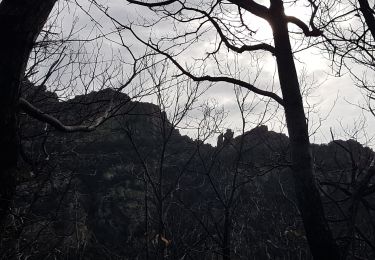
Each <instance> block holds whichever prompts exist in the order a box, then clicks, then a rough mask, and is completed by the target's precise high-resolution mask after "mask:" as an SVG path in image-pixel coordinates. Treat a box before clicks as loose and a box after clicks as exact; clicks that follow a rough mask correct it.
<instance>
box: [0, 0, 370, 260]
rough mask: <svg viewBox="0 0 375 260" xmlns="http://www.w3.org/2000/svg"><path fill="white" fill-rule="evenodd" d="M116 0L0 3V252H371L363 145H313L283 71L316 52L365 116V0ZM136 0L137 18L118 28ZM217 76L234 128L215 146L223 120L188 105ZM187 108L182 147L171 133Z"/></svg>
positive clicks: (45, 255)
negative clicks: (78, 17) (270, 124)
mask: <svg viewBox="0 0 375 260" xmlns="http://www.w3.org/2000/svg"><path fill="white" fill-rule="evenodd" d="M127 2H128V5H124V10H125V9H126V11H127V13H126V14H125V15H119V13H121V12H117V11H121V10H117V7H118V6H116V8H115V9H116V10H115V12H113V8H110V7H109V2H108V3H105V1H96V0H89V1H88V2H87V3H86V4H83V5H82V3H81V1H78V0H74V1H64V0H61V1H58V0H2V1H0V34H1V37H2V39H1V41H0V131H1V132H0V257H1V258H2V259H57V258H60V259H137V258H138V259H168V258H169V259H215V258H216V259H223V260H228V259H241V258H242V259H311V258H314V259H319V260H320V259H329V260H339V259H373V258H374V257H375V256H374V251H375V242H374V241H375V239H374V234H375V223H374V216H373V213H374V210H375V207H374V204H373V199H374V198H373V196H374V195H373V194H374V193H375V188H374V187H375V186H374V173H375V167H374V154H373V152H372V151H371V150H370V149H369V148H365V147H362V146H361V144H359V143H358V142H356V141H354V140H348V141H340V140H335V138H334V134H333V133H331V134H332V142H331V143H329V144H328V145H314V144H311V143H310V135H311V134H312V133H310V132H309V130H310V128H309V127H312V125H311V121H310V119H311V118H309V117H310V115H311V114H310V112H312V111H313V110H314V108H315V107H314V105H311V104H310V103H309V102H308V100H307V99H308V97H307V96H308V95H309V93H310V92H309V90H308V89H306V88H305V87H306V86H305V85H304V83H305V82H304V79H301V78H300V77H299V74H298V72H297V69H296V65H295V60H296V59H295V57H296V53H297V52H300V51H303V50H305V49H309V48H315V50H320V51H321V54H322V55H325V54H328V55H326V58H328V59H329V60H330V61H331V69H332V71H334V72H335V73H336V74H337V76H341V75H342V74H343V73H346V72H347V73H348V74H350V76H351V78H352V81H353V85H355V86H356V87H359V88H360V89H361V90H362V91H363V92H362V93H363V94H364V98H365V99H364V102H362V103H360V104H358V106H359V107H361V108H362V111H367V112H369V114H370V115H371V114H372V115H375V113H374V109H373V100H374V93H375V92H374V84H373V77H372V75H373V72H374V53H375V48H374V40H375V12H374V10H373V7H371V5H372V2H371V1H366V0H340V1H331V0H306V1H305V5H306V6H307V7H308V8H307V9H308V10H309V11H308V12H309V17H308V18H306V17H301V18H299V17H296V16H290V15H286V13H285V10H284V9H285V8H290V7H293V6H295V5H296V4H297V2H298V3H299V1H282V0H270V1H265V2H263V1H253V0H246V1H243V0H225V1H224V0H223V1H221V0H220V1H209V0H205V1H199V2H196V1H179V0H166V1H153V0H141V1H138V0H128V1H127ZM72 5H74V6H76V7H77V8H78V9H79V10H81V11H82V13H83V14H85V16H86V18H87V17H88V18H89V19H88V20H89V22H90V23H92V24H93V27H92V28H91V29H89V30H88V31H90V33H89V36H87V35H86V36H87V37H86V38H85V36H84V37H83V38H81V37H80V36H77V35H78V34H79V32H80V29H78V30H75V29H74V26H75V25H76V21H75V20H74V19H73V21H70V22H72V28H71V30H70V31H69V29H67V28H65V26H66V24H68V22H69V21H68V20H66V19H64V18H63V16H64V14H66V13H65V12H64V8H66V9H69V8H70V7H71V6H72ZM136 6H137V8H138V9H137V12H138V11H139V12H143V11H144V13H145V15H146V17H144V19H141V18H140V17H139V18H134V17H133V18H134V20H133V21H131V20H128V18H129V19H130V17H131V16H132V15H133V14H132V13H131V12H132V11H131V10H130V8H131V7H136ZM342 7H345V8H344V9H343V8H342ZM127 8H129V9H127ZM142 8H143V9H142ZM307 9H306V10H307ZM67 12H69V11H67ZM147 12H148V13H147ZM296 15H298V16H299V15H300V14H296ZM128 16H129V17H128ZM99 17H100V18H99ZM253 18H255V19H258V20H257V21H260V20H262V21H263V22H264V23H265V24H266V25H267V26H269V29H270V31H271V33H270V36H269V37H270V38H269V39H263V37H260V38H257V37H255V36H256V34H257V31H258V29H263V28H257V27H256V25H253V24H252V23H253V20H252V19H253ZM302 18H303V19H304V20H301V19H302ZM103 20H106V23H107V24H110V26H111V28H110V29H109V32H105V31H104V30H101V29H102V24H101V22H102V21H103ZM250 21H251V22H250ZM86 26H87V25H84V26H83V27H86ZM291 28H293V29H292V30H291ZM148 29H150V31H149V32H146V33H145V31H147V30H148ZM158 30H160V31H158ZM155 31H157V33H153V32H155ZM129 39H131V40H129ZM103 46H105V47H113V46H115V48H111V50H110V51H109V52H110V53H112V57H109V58H108V57H103V56H102V55H101V53H102V47H103ZM105 47H104V48H105ZM107 51H108V50H107ZM117 51H118V52H117ZM199 51H201V53H199ZM259 53H260V55H259ZM195 55H196V56H199V55H201V56H199V57H196V56H195ZM263 59H264V61H267V59H269V60H271V61H272V63H273V69H274V71H275V75H274V78H273V79H272V80H271V79H270V81H269V82H267V84H266V86H263V85H262V84H259V82H258V79H259V77H260V75H261V70H262V66H263V64H262V61H263ZM240 60H242V61H246V63H242V62H240ZM189 62H190V63H189ZM265 64H267V62H265ZM362 69H363V70H362ZM358 71H360V72H358ZM253 73H255V74H253ZM29 80H30V81H31V82H32V83H31V82H30V81H29ZM271 81H272V82H271ZM219 84H222V85H230V86H232V87H233V90H234V93H235V96H236V104H237V106H238V108H239V110H240V114H241V119H242V132H241V134H240V135H239V136H236V137H234V133H233V131H232V130H230V129H228V130H227V131H226V132H225V133H221V134H220V135H219V137H218V140H217V145H216V146H215V147H214V146H211V145H209V144H207V143H206V140H207V138H208V137H209V136H210V135H211V136H212V135H214V134H219V130H220V127H219V126H220V123H221V120H222V117H220V113H216V111H215V109H214V108H210V107H209V105H207V106H205V105H201V107H199V108H200V109H201V111H200V112H202V114H203V116H202V118H200V119H199V120H200V121H199V120H198V119H197V118H194V117H191V115H190V114H189V112H191V111H193V110H194V108H195V109H196V108H197V107H195V105H196V104H197V100H198V99H199V98H200V97H201V95H202V94H203V93H204V91H205V89H206V88H209V87H212V88H215V87H218V86H217V85H219ZM125 92H126V93H129V95H126V94H124V93H125ZM306 95H307V96H306ZM145 96H153V97H156V98H157V102H158V104H159V106H160V108H159V107H157V106H155V105H152V104H146V103H141V102H139V101H138V102H137V101H136V100H140V99H141V98H143V97H145ZM251 98H253V99H252V101H249V100H250V99H251ZM256 104H258V105H259V104H261V105H260V106H261V107H262V111H263V112H262V113H260V114H259V115H258V116H259V117H258V119H259V120H258V122H256V124H257V125H258V126H257V127H255V128H254V129H252V130H250V131H248V125H246V123H248V120H252V119H250V116H249V115H250V114H251V113H252V112H255V110H256V109H255V108H254V107H252V106H253V105H256ZM198 110H199V109H198ZM281 110H282V114H283V116H284V117H283V118H282V119H280V118H276V117H277V116H278V115H280V111H281ZM195 112H196V111H195ZM363 113H365V112H363ZM188 118H189V119H191V121H192V122H194V123H197V124H196V125H195V130H196V132H197V133H198V134H197V139H196V140H192V139H191V138H189V137H187V136H181V135H180V133H179V131H178V127H179V125H180V123H181V122H182V120H184V119H188ZM266 118H267V119H266ZM268 120H269V121H271V120H278V121H280V124H281V125H284V126H285V130H286V132H287V133H288V137H286V136H285V135H283V134H278V133H274V132H270V131H268V130H267V128H266V127H265V126H264V125H263V122H264V121H268ZM252 123H253V124H254V122H252ZM320 123H322V121H319V124H320ZM187 127H190V126H189V125H188V126H187ZM354 130H355V131H359V129H354ZM220 131H221V130H220Z"/></svg>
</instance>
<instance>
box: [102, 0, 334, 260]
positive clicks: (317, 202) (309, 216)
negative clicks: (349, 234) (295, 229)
mask: <svg viewBox="0 0 375 260" xmlns="http://www.w3.org/2000/svg"><path fill="white" fill-rule="evenodd" d="M129 2H130V3H133V4H137V5H141V6H145V7H148V8H151V10H154V11H155V13H156V14H158V15H159V18H158V20H157V22H158V21H159V22H160V23H162V22H164V21H165V20H170V21H172V22H173V23H177V24H179V25H180V26H181V27H182V26H185V25H186V26H187V27H186V29H185V28H184V29H181V30H178V29H176V31H175V32H176V34H175V35H166V36H161V37H159V38H158V39H157V40H156V42H155V41H154V40H153V39H152V40H143V39H142V38H141V37H140V36H138V35H137V33H136V29H135V28H134V27H129V26H126V25H124V24H123V23H122V22H121V21H120V20H119V19H115V18H114V17H112V19H113V20H114V22H115V23H116V25H117V27H118V29H119V30H123V29H127V30H131V31H132V32H133V34H134V35H135V36H136V37H137V38H138V40H139V41H141V42H143V43H144V44H145V45H147V46H148V47H150V48H152V49H153V50H154V51H156V52H158V53H160V54H161V55H164V56H165V57H166V58H168V59H169V60H170V61H171V62H172V63H173V64H174V65H175V66H176V67H177V68H178V69H179V70H180V71H181V73H182V74H183V75H186V76H188V77H190V78H191V79H192V80H194V81H197V82H214V83H217V82H224V83H227V84H228V83H229V84H235V85H237V86H241V87H243V88H246V89H248V90H250V91H252V92H254V93H255V94H258V95H261V96H264V97H268V98H271V99H272V100H274V101H275V102H277V103H278V105H280V106H282V107H283V108H284V111H285V118H286V124H287V128H288V133H289V138H290V143H291V157H292V166H291V167H292V170H293V176H294V182H295V192H296V195H297V199H298V206H299V210H300V212H301V215H302V219H303V222H304V227H305V230H306V234H307V239H308V241H309V245H310V249H311V253H312V255H313V256H314V258H315V259H339V258H340V253H339V251H338V248H337V245H336V244H335V241H334V239H333V237H332V233H331V231H330V229H329V227H328V224H327V220H326V218H325V214H324V210H323V206H322V202H321V199H320V194H319V190H318V189H317V186H316V182H315V173H314V165H313V161H312V156H311V147H310V141H309V134H308V125H307V122H306V116H305V112H304V106H303V102H302V97H301V91H300V85H299V82H298V77H297V72H296V68H295V64H294V58H293V51H292V47H291V42H290V38H289V29H288V25H289V24H293V25H294V26H297V28H298V29H299V30H300V32H301V33H302V34H304V35H305V36H306V37H316V36H320V35H321V34H322V32H321V31H320V30H318V29H317V28H316V26H315V24H314V18H315V15H316V12H317V11H318V6H317V5H315V4H314V3H313V2H312V1H309V2H310V6H311V10H312V11H311V16H310V21H309V24H306V23H304V22H303V21H302V20H300V19H298V18H297V17H294V16H288V15H286V14H285V12H284V4H285V3H284V1H281V0H272V1H270V6H269V7H266V6H264V5H262V4H259V3H257V2H255V1H248V2H244V1H237V0H231V1H224V2H222V1H217V2H216V1H212V2H210V1H207V2H203V3H200V4H196V3H189V2H183V1H173V0H172V1H165V2H164V1H162V2H152V1H133V0H131V1H129ZM292 4H293V3H292ZM103 12H104V13H106V14H107V15H108V16H111V15H110V11H108V10H107V9H106V10H103ZM249 15H250V16H249ZM245 16H247V17H251V18H254V17H256V18H257V19H263V20H264V21H266V22H267V23H268V24H269V26H270V27H271V29H272V34H273V45H272V43H269V42H264V41H259V40H258V41H257V40H254V39H253V38H252V35H253V34H254V33H255V31H256V29H251V28H249V26H248V23H249V22H248V20H246V19H245V18H244V17H245ZM248 19H249V18H248ZM157 22H156V24H157ZM151 24H152V23H151ZM189 26H190V27H189ZM189 28H193V29H189ZM206 32H207V33H208V32H209V33H210V34H208V35H209V36H208V37H212V36H214V38H216V39H217V41H216V42H214V43H213V44H214V50H213V51H209V52H208V54H207V55H206V56H205V57H202V58H200V59H195V60H196V64H195V66H196V67H195V69H193V67H192V66H185V65H184V64H183V63H182V61H181V60H180V59H179V58H181V56H182V55H181V53H183V51H184V50H185V48H187V49H189V46H190V45H191V44H193V43H194V42H195V41H199V40H200V39H205V38H204V34H205V33H206ZM206 37H207V36H206ZM211 39H212V38H211ZM224 48H226V49H227V50H228V51H232V52H234V53H235V54H242V55H244V53H249V52H256V51H264V52H267V53H269V54H272V55H273V56H274V57H275V62H276V64H277V70H278V76H279V82H280V89H281V93H282V97H281V96H280V95H279V94H278V93H277V91H274V90H272V89H271V90H264V89H261V88H258V87H256V86H254V85H252V84H249V83H248V81H246V80H244V79H242V78H241V77H240V75H236V74H232V73H231V66H230V64H228V63H225V62H224V63H223V62H221V60H222V59H221V58H222V56H220V55H219V54H220V53H221V51H222V49H224ZM206 53H207V52H206ZM185 57H186V56H185ZM209 58H211V59H212V60H213V62H214V64H215V67H216V75H210V74H208V73H207V72H208V70H206V66H208V63H207V60H208V59H209ZM225 69H226V71H225Z"/></svg>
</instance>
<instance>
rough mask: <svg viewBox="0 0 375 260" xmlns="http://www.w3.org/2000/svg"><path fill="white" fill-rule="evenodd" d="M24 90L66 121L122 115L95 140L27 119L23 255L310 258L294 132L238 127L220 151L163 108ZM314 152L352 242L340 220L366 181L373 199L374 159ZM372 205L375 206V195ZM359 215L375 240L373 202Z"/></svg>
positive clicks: (346, 150)
mask: <svg viewBox="0 0 375 260" xmlns="http://www.w3.org/2000/svg"><path fill="white" fill-rule="evenodd" d="M33 91H34V92H33ZM24 95H25V96H27V97H28V98H29V99H30V101H31V102H33V103H34V104H38V106H39V107H42V108H43V109H44V111H46V112H48V113H50V114H53V115H54V116H56V117H59V118H60V119H61V120H62V121H64V122H65V123H66V124H76V123H88V122H90V120H94V119H93V118H95V116H97V115H98V114H100V113H102V112H103V111H104V110H105V109H106V107H107V105H108V102H109V101H110V100H114V101H113V102H114V104H115V105H114V107H116V109H117V110H116V113H115V114H114V115H113V116H112V117H111V118H110V119H109V120H107V121H106V122H105V123H104V124H103V125H101V126H100V127H99V128H98V129H97V130H96V131H94V132H90V133H74V134H64V133H59V132H57V131H55V130H54V129H53V128H51V127H49V126H46V125H45V124H43V123H39V122H36V121H34V120H32V119H30V118H27V117H25V118H23V120H22V122H21V129H22V144H23V164H24V167H23V169H26V170H23V171H22V172H20V178H19V183H20V184H19V186H18V191H17V200H16V207H15V216H16V218H14V219H13V220H11V221H13V223H14V225H13V226H12V228H11V229H9V230H8V234H9V238H10V237H12V236H15V235H16V236H18V240H17V241H18V245H17V247H18V248H22V252H23V253H22V254H23V257H26V256H28V257H29V258H28V259H147V258H148V257H150V258H151V259H152V256H153V255H155V254H156V253H157V252H159V251H161V252H162V253H163V254H164V255H165V258H166V259H212V257H219V256H220V254H221V252H222V250H225V248H226V247H228V246H229V245H230V246H231V247H232V248H233V250H234V259H311V256H310V253H309V250H308V246H307V241H306V238H305V236H304V232H303V226H302V223H301V219H300V218H299V217H296V216H297V215H298V211H297V209H296V207H295V203H296V202H295V199H294V194H293V183H292V181H291V178H290V174H291V173H290V170H289V169H290V168H289V167H290V161H289V151H288V138H287V137H286V136H285V135H283V134H279V133H275V132H272V131H268V129H267V127H266V126H259V127H257V128H255V129H252V130H251V131H249V132H247V133H245V135H243V136H237V137H233V134H230V130H228V131H227V133H223V135H221V136H219V138H218V145H217V146H216V147H213V146H211V145H208V144H203V143H201V142H199V141H195V140H192V139H191V138H189V137H187V136H182V135H181V134H180V133H179V131H178V130H176V129H174V128H173V126H172V125H171V123H170V122H168V120H167V119H166V114H165V113H163V112H161V111H160V109H159V108H158V107H157V106H155V105H153V104H150V103H142V102H133V101H132V100H130V98H129V97H128V96H127V95H125V94H120V95H117V94H116V96H115V98H114V95H115V93H113V92H111V91H110V90H105V91H100V92H93V93H90V94H88V95H82V96H77V97H75V98H74V99H71V100H67V101H58V100H57V98H56V95H54V94H52V93H48V92H46V91H45V90H43V89H42V90H36V91H35V89H33V86H31V85H30V86H28V91H24ZM33 95H34V96H33ZM94 112H95V113H94ZM313 154H314V161H315V164H316V170H317V173H318V180H317V181H318V182H319V183H320V187H321V192H322V195H324V196H325V197H324V199H325V203H326V206H327V209H326V211H327V212H328V214H329V216H330V218H331V219H332V223H331V224H332V226H333V227H334V230H335V236H336V237H337V240H338V242H339V243H340V245H342V246H345V239H346V238H345V234H346V233H347V232H348V230H346V229H347V225H344V224H345V223H343V221H342V220H341V222H340V221H337V220H338V219H342V216H341V211H349V212H350V209H351V207H352V206H351V205H352V204H350V200H351V196H350V195H348V194H351V193H353V192H354V191H356V189H357V188H358V184H359V183H361V184H362V186H361V189H362V191H361V192H363V193H365V192H366V191H368V190H370V191H371V189H373V187H374V183H375V180H374V178H373V176H370V177H369V178H368V177H366V178H367V179H364V178H363V176H366V173H367V171H368V169H369V166H370V163H371V161H372V159H373V157H374V153H373V151H372V150H371V149H369V148H365V147H362V146H361V145H360V144H359V143H357V142H355V141H353V140H348V141H335V142H331V143H329V144H326V145H314V146H313ZM347 197H348V198H347ZM361 199H363V200H366V202H367V203H368V204H369V208H370V209H371V207H373V206H374V205H373V204H372V203H373V201H374V200H373V199H374V195H373V194H372V193H369V194H367V193H366V197H364V198H362V197H361ZM358 215H360V216H362V217H361V218H357V219H358V220H355V221H360V222H361V221H362V222H363V223H362V222H361V223H362V224H361V223H359V226H361V228H363V229H362V232H363V234H364V237H366V239H368V240H370V241H374V234H375V233H372V231H371V229H370V228H369V227H368V226H367V225H368V224H367V223H371V221H370V222H368V221H365V219H367V220H368V219H369V218H372V217H373V211H368V209H366V208H365V207H363V208H360V209H359V210H358ZM9 241H11V240H10V239H9ZM4 243H7V242H6V241H5V242H4ZM359 243H360V242H359ZM360 246H362V247H363V252H362V253H363V257H370V258H371V257H374V255H372V253H371V250H370V249H369V248H368V243H366V242H365V241H364V242H362V244H361V243H360ZM3 248H8V249H9V250H8V251H2V252H1V254H2V255H8V256H10V255H12V254H14V251H13V248H14V246H9V247H3ZM2 250H4V249H2ZM370 258H368V259H370Z"/></svg>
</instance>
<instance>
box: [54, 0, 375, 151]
mask: <svg viewBox="0 0 375 260" xmlns="http://www.w3.org/2000/svg"><path fill="white" fill-rule="evenodd" d="M107 2H108V5H109V9H108V12H109V13H110V14H111V15H113V16H114V17H116V18H118V19H119V20H121V21H122V22H123V23H125V24H128V23H129V21H133V22H134V21H138V22H142V21H143V20H142V19H148V20H152V19H154V18H155V16H153V14H152V13H151V12H150V11H148V10H147V9H146V8H141V7H135V6H133V5H129V4H127V3H126V1H117V0H108V1H107ZM258 2H263V3H267V2H268V1H258ZM79 3H81V4H82V6H83V7H84V9H85V10H86V11H87V13H85V12H84V11H82V10H81V9H79V8H77V7H76V6H75V5H74V4H71V5H69V6H68V7H66V6H65V7H64V12H63V15H61V16H60V18H59V19H60V25H61V26H62V27H63V32H64V33H65V34H67V33H68V31H69V30H70V29H71V25H72V24H73V23H74V22H75V23H77V25H76V30H77V33H76V35H75V37H78V38H82V39H85V38H90V37H93V36H95V35H98V34H99V33H100V32H104V33H107V32H110V31H111V30H113V23H111V21H110V20H109V19H107V18H106V17H105V16H104V15H103V14H102V13H101V12H99V11H98V10H97V8H96V7H94V6H89V5H88V3H87V2H86V1H79ZM62 7H63V5H60V6H58V7H56V9H58V8H62ZM286 12H287V14H289V15H298V17H299V18H301V19H305V20H306V19H307V17H308V16H307V15H308V9H305V8H303V7H293V8H289V9H288V8H287V9H286ZM88 13H89V14H90V16H91V17H90V16H89V15H88ZM92 18H94V19H95V20H96V23H95V22H93V19H92ZM245 19H247V20H246V21H247V22H248V23H249V25H250V24H252V25H253V26H254V25H255V27H253V28H254V29H256V30H257V37H258V38H259V39H266V42H267V41H268V42H270V43H271V42H272V41H271V34H270V33H271V30H270V28H269V26H268V24H267V23H265V22H262V21H261V20H259V19H255V18H253V17H249V18H245ZM307 21H308V20H307ZM171 26H172V25H171ZM170 28H172V27H168V24H165V23H162V24H161V25H156V26H154V27H153V28H152V32H151V31H150V30H148V29H147V30H146V29H141V28H138V30H137V32H138V33H139V35H140V36H142V37H143V38H144V39H147V38H148V36H150V35H151V34H152V35H153V37H154V39H155V37H157V36H158V35H162V34H165V33H168V30H169V29H170ZM78 29H79V30H78ZM290 30H291V31H297V30H298V29H296V28H295V27H293V26H291V27H290ZM210 35H211V36H212V34H210ZM111 37H112V38H111ZM109 38H110V39H113V40H118V37H117V38H116V36H115V35H112V36H109ZM127 40H128V42H127V43H128V44H129V46H131V48H132V49H133V50H134V51H135V52H137V51H139V52H141V50H142V48H143V47H142V46H141V45H140V44H139V43H137V42H136V41H135V40H134V39H133V38H131V37H130V36H129V38H127ZM204 40H205V41H203V40H202V42H201V43H199V44H201V45H199V46H200V47H199V48H197V47H196V46H195V48H192V49H190V50H189V52H187V53H184V54H183V56H181V57H182V60H183V63H184V64H185V63H189V62H190V61H191V57H192V56H199V55H201V54H202V53H205V52H206V51H207V48H208V49H209V48H210V47H211V45H212V43H213V41H212V39H211V43H210V38H209V37H206V38H204ZM77 46H78V45H77ZM90 46H91V47H90ZM90 46H89V47H87V48H88V49H90V48H93V49H94V48H95V45H92V44H91V45H90ZM72 48H73V49H74V46H73V47H72ZM122 49H123V48H122V47H120V46H118V45H116V44H114V43H113V42H110V41H108V40H105V41H104V42H103V47H102V48H101V50H100V51H101V52H102V54H103V57H105V56H108V57H109V56H110V55H112V54H113V53H114V52H115V53H116V51H119V52H123V53H124V56H126V52H125V51H122ZM181 57H180V61H181ZM260 57H261V60H260V63H261V67H262V72H261V74H260V76H259V78H258V80H257V81H256V82H255V83H256V84H258V86H259V88H268V89H269V88H270V84H271V85H272V84H274V86H273V87H274V88H278V87H277V84H278V83H277V79H276V80H274V78H273V77H274V76H275V62H274V58H273V57H272V55H270V54H262V53H260ZM238 63H239V64H240V65H242V66H243V67H247V68H248V70H249V71H250V72H251V70H253V72H252V73H253V74H254V75H255V73H256V68H255V67H256V66H255V65H254V64H249V57H248V56H246V55H242V56H241V55H240V56H239V57H238ZM330 64H331V63H330V61H329V59H328V57H327V56H324V55H322V53H321V51H319V50H318V49H314V48H311V49H308V50H306V51H303V52H298V53H296V66H297V70H298V71H299V73H300V74H302V73H304V75H305V76H306V77H307V82H314V84H313V86H315V87H316V89H315V90H314V91H313V92H312V93H310V95H309V96H310V97H309V99H308V100H309V104H315V105H316V106H317V107H316V109H315V110H316V111H318V112H319V113H318V114H314V115H312V117H311V121H312V126H311V129H312V132H314V134H313V135H312V142H317V143H321V142H323V143H326V142H329V141H330V140H331V136H330V128H332V129H333V132H334V133H335V136H336V137H337V138H343V139H347V138H357V139H359V141H361V142H366V141H370V143H367V145H370V146H372V147H374V146H373V145H374V142H371V141H373V140H372V138H373V135H374V134H375V131H374V129H375V118H373V117H372V116H371V115H370V114H368V113H366V112H365V111H363V110H362V109H361V108H360V107H359V106H358V104H359V105H364V96H363V93H362V92H361V91H360V90H359V89H358V88H356V87H355V86H354V83H353V81H352V79H351V77H350V75H349V74H346V75H343V76H341V77H334V76H332V75H333V74H334V71H332V69H331V68H330ZM353 69H354V70H357V71H358V72H359V73H361V70H362V68H361V67H358V66H357V67H353ZM276 78H277V77H276ZM249 80H250V81H252V80H253V79H251V78H250V79H249ZM113 84H116V83H115V81H114V83H113ZM204 99H215V100H216V101H217V103H218V104H220V106H223V107H224V109H225V110H226V111H227V113H228V114H227V118H226V121H225V124H224V128H225V127H229V128H232V129H234V130H239V129H240V117H239V112H238V108H237V106H236V100H235V96H234V92H233V86H229V85H228V84H217V85H216V86H215V87H214V88H211V89H210V90H208V91H207V93H206V94H205V95H204V96H203V97H202V98H201V100H204ZM146 100H147V101H154V98H152V97H150V98H148V99H146ZM261 110H262V108H261V107H260V108H259V109H258V110H255V111H258V112H259V111H261ZM254 118H256V117H254ZM318 118H324V121H323V122H322V125H321V126H320V128H319V129H317V126H318V125H317V124H316V123H317V122H318ZM279 120H280V114H279ZM281 120H282V119H281ZM249 121H251V120H249ZM364 121H365V122H364ZM266 125H268V127H269V129H274V130H275V131H280V130H281V131H285V128H282V126H280V124H279V122H278V121H277V120H274V121H269V122H267V123H266ZM253 126H254V124H249V126H248V130H249V129H251V127H253ZM358 128H363V129H362V130H361V131H358ZM316 129H317V131H316V133H315V131H314V130H316ZM353 129H355V130H356V131H352V130H353ZM190 134H191V133H190ZM351 135H352V136H351ZM211 142H213V143H214V142H215V141H214V140H213V139H212V140H211Z"/></svg>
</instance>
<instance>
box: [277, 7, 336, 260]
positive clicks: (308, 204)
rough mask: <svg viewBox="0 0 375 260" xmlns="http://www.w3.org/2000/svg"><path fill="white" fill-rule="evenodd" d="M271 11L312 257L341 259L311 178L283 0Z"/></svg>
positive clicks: (299, 197) (294, 167) (296, 180)
mask: <svg viewBox="0 0 375 260" xmlns="http://www.w3.org/2000/svg"><path fill="white" fill-rule="evenodd" d="M270 12H271V17H272V21H270V23H271V26H272V30H273V36H274V42H275V49H276V52H275V56H276V62H277V67H278V73H279V80H280V85H281V91H282V94H283V98H284V104H285V107H284V109H285V117H286V123H287V128H288V133H289V140H290V147H291V156H292V171H293V178H294V185H295V193H296V197H297V201H298V207H299V210H300V212H301V215H302V220H303V224H304V227H305V232H306V237H307V240H308V243H309V246H310V250H311V253H312V255H313V257H314V259H317V260H318V259H319V260H322V259H330V260H334V259H340V254H339V250H338V248H337V245H336V243H335V241H334V239H333V236H332V233H331V231H330V229H329V226H328V224H327V220H326V218H325V215H324V209H323V205H322V201H321V198H320V194H319V191H318V188H317V185H316V182H315V178H314V175H315V173H314V165H313V161H312V153H311V146H310V141H309V134H308V126H307V122H306V116H305V113H304V109H303V101H302V96H301V91H300V89H299V83H298V76H297V72H296V68H295V64H294V59H293V54H292V50H291V45H290V40H289V33H288V25H287V21H286V19H285V14H284V7H283V1H281V0H273V1H271V7H270Z"/></svg>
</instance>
